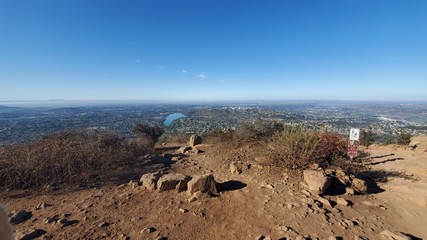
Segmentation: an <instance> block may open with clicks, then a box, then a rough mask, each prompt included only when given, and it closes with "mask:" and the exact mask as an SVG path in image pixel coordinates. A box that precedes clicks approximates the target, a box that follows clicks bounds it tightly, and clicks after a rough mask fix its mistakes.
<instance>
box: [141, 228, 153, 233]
mask: <svg viewBox="0 0 427 240" xmlns="http://www.w3.org/2000/svg"><path fill="white" fill-rule="evenodd" d="M155 231H157V229H156V228H154V227H147V228H144V229H142V230H141V232H140V233H141V234H142V233H153V232H155Z"/></svg>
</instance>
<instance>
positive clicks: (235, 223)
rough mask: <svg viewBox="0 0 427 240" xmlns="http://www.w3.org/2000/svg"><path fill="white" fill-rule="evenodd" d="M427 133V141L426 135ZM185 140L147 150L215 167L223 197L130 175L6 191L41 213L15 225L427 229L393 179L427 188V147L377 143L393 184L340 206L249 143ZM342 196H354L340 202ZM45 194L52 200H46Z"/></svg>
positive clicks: (94, 232) (14, 201)
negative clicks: (237, 164)
mask: <svg viewBox="0 0 427 240" xmlns="http://www.w3.org/2000/svg"><path fill="white" fill-rule="evenodd" d="M421 140H422V141H424V140H425V142H426V143H427V139H421ZM177 147H179V146H168V148H164V149H162V150H159V153H158V156H155V157H151V159H150V160H147V159H146V160H144V161H145V162H144V164H148V163H149V164H152V165H156V166H157V167H158V166H162V164H166V165H167V166H168V167H165V168H164V169H165V171H167V172H178V173H182V174H186V175H189V176H194V175H201V174H205V173H212V174H213V175H214V176H215V179H216V181H217V182H218V183H219V185H218V187H219V190H220V194H219V195H218V196H217V197H212V198H201V199H198V200H196V201H194V202H189V201H188V199H189V197H190V195H189V194H188V193H187V192H177V191H175V190H173V191H166V192H158V191H156V190H155V191H150V190H147V189H144V188H143V187H142V186H138V185H137V184H135V183H133V184H127V183H124V184H119V185H116V184H107V185H103V186H101V187H94V188H89V189H81V188H77V187H76V188H67V189H60V190H58V191H53V192H52V191H46V192H44V193H33V192H22V191H21V192H17V191H13V192H5V193H2V194H1V199H0V201H1V202H3V203H4V204H5V205H6V206H7V208H8V210H9V211H12V210H16V211H17V210H26V211H30V212H31V213H32V217H31V218H30V219H28V220H26V221H24V222H23V223H20V224H18V225H15V226H14V227H15V234H16V235H17V236H22V235H23V234H25V233H28V232H30V231H32V230H33V229H42V230H44V231H46V233H45V234H44V235H43V236H42V237H41V238H40V239H42V238H43V239H162V237H163V239H262V238H258V236H260V235H263V236H270V237H271V239H302V238H306V239H328V238H329V237H336V238H337V239H340V237H341V238H344V239H355V238H356V237H360V238H359V239H381V235H380V233H381V232H382V231H384V230H392V231H399V232H404V233H406V234H412V235H413V236H416V237H419V238H427V234H426V229H425V226H427V224H426V219H427V218H425V217H424V216H427V215H426V213H425V210H426V206H425V205H422V204H420V203H422V202H418V200H416V201H409V200H408V199H412V198H408V197H406V195H404V194H401V191H400V190H399V187H394V185H395V184H396V185H398V186H404V187H407V189H410V190H411V191H412V190H413V191H415V194H413V195H414V196H418V195H420V194H418V193H423V194H424V193H425V191H427V190H426V189H427V188H426V187H425V184H426V179H427V178H426V177H427V172H426V171H427V165H426V163H427V153H426V152H424V151H423V149H422V148H423V147H418V148H417V149H415V150H412V149H409V148H407V149H403V148H393V147H391V146H387V147H380V146H373V147H370V148H369V149H368V151H369V152H370V153H371V156H374V157H375V156H385V155H388V156H387V157H378V158H373V159H372V160H373V162H372V163H371V167H372V168H373V170H378V171H379V170H385V171H386V172H390V171H393V172H399V174H396V175H395V176H394V177H390V182H389V183H385V184H384V185H381V186H380V187H381V188H382V189H385V191H383V192H380V193H377V194H366V195H339V196H325V198H326V199H329V200H331V203H332V205H331V206H327V205H323V204H321V203H320V202H318V201H317V199H318V196H315V195H312V194H309V193H308V192H307V191H306V190H305V187H304V186H303V185H301V184H300V182H301V181H302V179H301V176H299V175H297V174H291V173H286V172H284V171H283V170H282V169H279V168H275V167H265V166H262V165H260V164H257V162H255V161H254V159H253V157H252V155H251V149H249V148H241V149H229V148H224V146H220V145H208V144H202V145H199V146H198V149H200V150H202V151H203V153H199V154H188V155H184V156H183V158H182V159H179V160H177V158H174V157H177V156H178V154H177V153H176V149H177ZM426 149H427V148H426ZM390 154H394V155H393V156H392V155H390ZM180 156H182V155H180ZM392 158H396V159H394V160H390V159H392ZM397 158H398V159H397ZM400 158H402V159H400ZM233 160H242V161H243V162H245V163H250V164H251V167H250V168H249V169H245V170H244V171H243V172H242V173H241V174H232V173H231V172H230V170H229V165H230V162H231V161H233ZM377 162H378V163H377ZM379 162H381V163H379ZM157 169H158V168H157ZM402 172H403V173H404V174H403V175H402V174H401V173H402ZM403 176H409V177H410V178H411V179H410V180H406V179H403V178H402V177H403ZM402 179H403V180H402ZM129 180H131V178H130V179H128V180H127V181H129ZM134 180H135V179H134ZM127 181H126V182H127ZM418 188H420V189H418ZM402 191H406V190H402ZM421 195H422V194H421ZM408 196H410V195H408ZM337 197H341V198H344V199H346V200H347V201H349V202H350V205H349V206H344V205H340V204H336V202H337ZM42 203H45V204H44V206H41V207H40V208H37V206H39V205H40V204H42ZM55 216H57V218H59V219H63V218H65V219H66V220H67V221H68V224H61V223H60V222H59V221H53V222H51V223H49V222H48V221H49V220H48V219H49V218H52V217H55ZM423 217H424V218H423Z"/></svg>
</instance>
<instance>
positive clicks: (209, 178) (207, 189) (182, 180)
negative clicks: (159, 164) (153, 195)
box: [139, 172, 218, 196]
mask: <svg viewBox="0 0 427 240" xmlns="http://www.w3.org/2000/svg"><path fill="white" fill-rule="evenodd" d="M139 182H140V183H141V184H142V186H144V187H145V188H146V189H149V190H156V189H157V190H158V191H159V192H162V191H169V190H177V191H187V192H188V193H189V194H190V195H193V196H194V195H195V194H196V195H197V194H206V195H209V196H212V195H217V194H218V190H217V187H216V185H217V183H216V181H215V178H214V176H213V175H212V174H205V175H195V176H193V177H190V176H186V175H183V174H179V173H166V174H162V173H161V172H154V173H147V174H144V175H142V176H141V178H140V180H139Z"/></svg>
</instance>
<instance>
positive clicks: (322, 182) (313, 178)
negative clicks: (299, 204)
mask: <svg viewBox="0 0 427 240" xmlns="http://www.w3.org/2000/svg"><path fill="white" fill-rule="evenodd" d="M303 175H304V181H305V182H306V183H307V184H308V189H309V190H310V192H312V193H315V194H319V195H322V194H323V193H325V191H326V189H328V187H329V186H331V182H332V179H331V178H330V177H328V176H326V175H325V173H324V172H323V171H318V170H304V171H303Z"/></svg>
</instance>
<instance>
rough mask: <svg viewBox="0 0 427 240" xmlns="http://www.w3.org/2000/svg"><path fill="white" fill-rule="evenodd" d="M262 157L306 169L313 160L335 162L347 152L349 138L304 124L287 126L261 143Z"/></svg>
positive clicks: (319, 162)
mask: <svg viewBox="0 0 427 240" xmlns="http://www.w3.org/2000/svg"><path fill="white" fill-rule="evenodd" d="M260 153H261V154H262V155H263V157H262V158H261V159H266V160H265V161H266V162H267V163H270V164H275V165H281V166H284V167H286V168H289V169H304V168H307V167H308V165H310V164H312V163H317V164H319V165H320V166H328V165H332V164H334V160H335V159H338V158H342V157H344V156H345V154H346V141H345V140H343V139H342V137H340V136H339V135H337V134H332V133H319V132H316V131H314V130H311V129H308V128H306V127H304V126H297V125H291V126H285V128H284V130H283V131H282V132H280V133H277V134H275V136H274V137H273V138H272V139H271V140H268V141H265V142H264V144H263V145H262V146H261V147H260Z"/></svg>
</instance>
